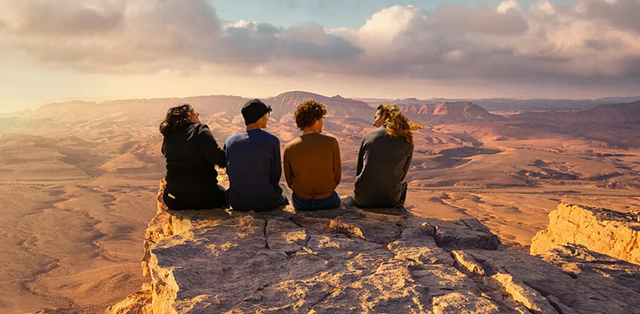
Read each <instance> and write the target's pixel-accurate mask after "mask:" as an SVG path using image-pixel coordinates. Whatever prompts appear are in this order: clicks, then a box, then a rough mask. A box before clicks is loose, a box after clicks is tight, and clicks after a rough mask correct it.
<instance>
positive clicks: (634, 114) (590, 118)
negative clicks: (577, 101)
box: [559, 101, 640, 123]
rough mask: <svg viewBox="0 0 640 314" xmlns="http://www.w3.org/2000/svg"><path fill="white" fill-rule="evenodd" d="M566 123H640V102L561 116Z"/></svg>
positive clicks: (592, 108) (594, 108)
mask: <svg viewBox="0 0 640 314" xmlns="http://www.w3.org/2000/svg"><path fill="white" fill-rule="evenodd" d="M559 118H560V119H561V120H563V121H565V122H575V123H640V101H636V102H632V103H626V104H614V105H599V106H593V107H589V108H585V109H582V110H578V111H574V112H565V113H563V114H561V115H560V116H559Z"/></svg>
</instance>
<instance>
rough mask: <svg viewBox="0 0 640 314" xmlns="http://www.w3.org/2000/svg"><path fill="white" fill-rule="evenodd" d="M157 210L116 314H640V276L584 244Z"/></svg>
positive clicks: (417, 222)
mask: <svg viewBox="0 0 640 314" xmlns="http://www.w3.org/2000/svg"><path fill="white" fill-rule="evenodd" d="M158 207H159V208H158V214H157V215H156V216H155V217H154V219H153V220H152V221H151V222H150V224H149V228H148V230H147V232H146V241H145V252H146V253H145V256H144V259H143V262H142V266H143V270H144V274H145V276H147V277H149V278H150V279H151V282H150V283H149V284H145V285H144V286H143V287H142V289H141V291H139V292H137V293H135V294H132V295H130V296H129V297H128V298H127V299H126V300H124V301H122V302H120V303H118V304H116V305H114V306H112V307H110V308H108V309H107V313H640V280H638V279H640V267H638V266H637V265H634V264H630V263H626V262H624V261H619V260H617V259H615V258H612V257H609V256H605V255H602V254H598V253H594V252H591V251H589V250H588V249H586V248H585V247H583V246H579V245H565V246H555V247H553V248H551V249H550V250H548V251H546V252H545V253H544V254H542V255H541V257H536V256H530V255H528V254H525V253H522V252H515V251H507V250H504V248H503V247H502V245H501V244H500V242H499V241H498V238H497V237H496V236H495V235H493V234H492V233H491V232H490V231H489V230H488V229H487V228H486V227H485V226H483V225H482V224H481V223H480V222H479V221H477V220H475V219H465V220H459V221H442V220H436V219H422V218H419V217H414V216H412V215H411V214H409V213H406V212H405V213H385V212H364V211H360V210H358V209H354V208H350V207H348V206H346V205H343V207H342V208H339V209H335V210H329V211H323V212H318V213H295V212H293V210H292V209H291V208H289V207H287V208H284V209H282V210H276V211H272V212H268V213H263V214H257V213H248V214H241V213H229V212H226V211H187V212H181V213H176V212H171V211H167V210H166V208H165V207H164V205H163V204H162V203H161V202H160V203H159V204H158Z"/></svg>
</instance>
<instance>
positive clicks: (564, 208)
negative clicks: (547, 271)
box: [530, 203, 640, 264]
mask: <svg viewBox="0 0 640 314" xmlns="http://www.w3.org/2000/svg"><path fill="white" fill-rule="evenodd" d="M565 243H575V244H579V245H584V246H585V247H586V248H588V249H589V250H591V251H594V252H599V253H602V254H606V255H609V256H613V257H616V258H618V259H621V260H625V261H628V262H631V263H635V264H640V215H638V213H637V212H632V213H628V214H624V213H620V212H615V211H611V210H607V209H602V208H594V207H587V206H580V205H569V204H564V203H562V204H560V205H558V208H557V209H556V210H554V211H552V212H551V213H549V226H547V228H546V229H544V230H542V231H540V232H538V233H537V234H536V235H535V236H534V237H533V239H532V241H531V249H530V250H531V254H542V253H544V252H546V251H547V250H548V249H549V248H551V247H553V246H555V245H557V244H565Z"/></svg>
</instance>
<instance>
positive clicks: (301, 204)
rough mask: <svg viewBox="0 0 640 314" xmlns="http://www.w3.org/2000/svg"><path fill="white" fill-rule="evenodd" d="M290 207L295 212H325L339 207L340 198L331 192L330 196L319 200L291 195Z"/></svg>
mask: <svg viewBox="0 0 640 314" xmlns="http://www.w3.org/2000/svg"><path fill="white" fill-rule="evenodd" d="M291 201H292V205H293V207H294V208H295V209H296V210H303V211H304V210H307V211H315V210H325V209H333V208H337V207H340V196H338V193H336V192H335V191H333V193H332V194H331V196H329V197H326V198H321V199H308V198H301V197H298V196H296V195H295V194H293V195H292V196H291Z"/></svg>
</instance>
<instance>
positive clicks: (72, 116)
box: [29, 91, 503, 125]
mask: <svg viewBox="0 0 640 314" xmlns="http://www.w3.org/2000/svg"><path fill="white" fill-rule="evenodd" d="M307 99H313V100H315V101H318V102H320V103H323V104H324V105H325V106H326V107H327V111H328V114H329V115H332V116H334V117H340V118H346V119H349V120H353V119H355V120H361V121H365V122H367V124H368V123H369V122H371V121H372V120H373V117H374V115H375V111H376V109H375V108H374V107H371V106H369V105H367V103H365V102H362V101H359V100H354V99H348V98H344V97H342V96H340V95H336V96H333V97H327V96H323V95H319V94H314V93H308V92H302V91H293V92H286V93H283V94H280V95H278V96H276V97H273V98H264V99H263V101H264V102H265V103H267V104H269V105H271V106H272V107H273V109H274V111H273V113H272V116H274V117H283V116H286V115H290V114H292V113H293V112H294V110H295V108H296V106H298V105H299V104H300V103H302V102H304V101H305V100H307ZM247 100H248V98H244V97H238V96H197V97H187V98H157V99H125V100H113V101H105V102H101V103H96V102H86V101H69V102H64V103H52V104H47V105H44V106H42V107H40V108H38V109H37V110H35V111H34V112H32V113H29V117H30V118H38V119H50V120H55V121H58V122H82V121H90V120H91V121H93V122H96V121H102V120H104V121H108V123H109V124H113V123H112V122H116V123H124V124H126V123H129V124H130V123H131V122H136V121H143V120H157V121H158V122H159V121H160V120H161V119H162V118H163V117H164V115H165V114H166V112H167V109H169V108H170V107H172V106H176V105H180V104H184V103H189V104H191V105H192V106H193V107H194V108H196V109H197V110H198V111H199V112H200V113H201V115H203V116H210V115H216V116H217V117H224V118H226V119H233V118H234V117H237V116H239V115H240V109H241V108H242V105H243V104H244V103H245V102H246V101H247ZM410 101H411V102H414V103H419V104H409V105H400V107H401V108H402V110H403V111H404V112H406V114H407V116H408V117H409V118H410V119H412V120H414V121H416V122H423V123H427V124H430V125H434V124H450V123H469V122H480V121H483V122H489V121H500V120H502V119H503V118H502V117H500V116H496V115H493V114H490V113H489V112H487V111H486V110H485V109H483V108H482V107H480V106H478V105H476V104H473V103H471V102H442V103H440V104H425V103H421V101H419V100H417V99H411V100H410ZM113 125H115V124H113Z"/></svg>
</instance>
